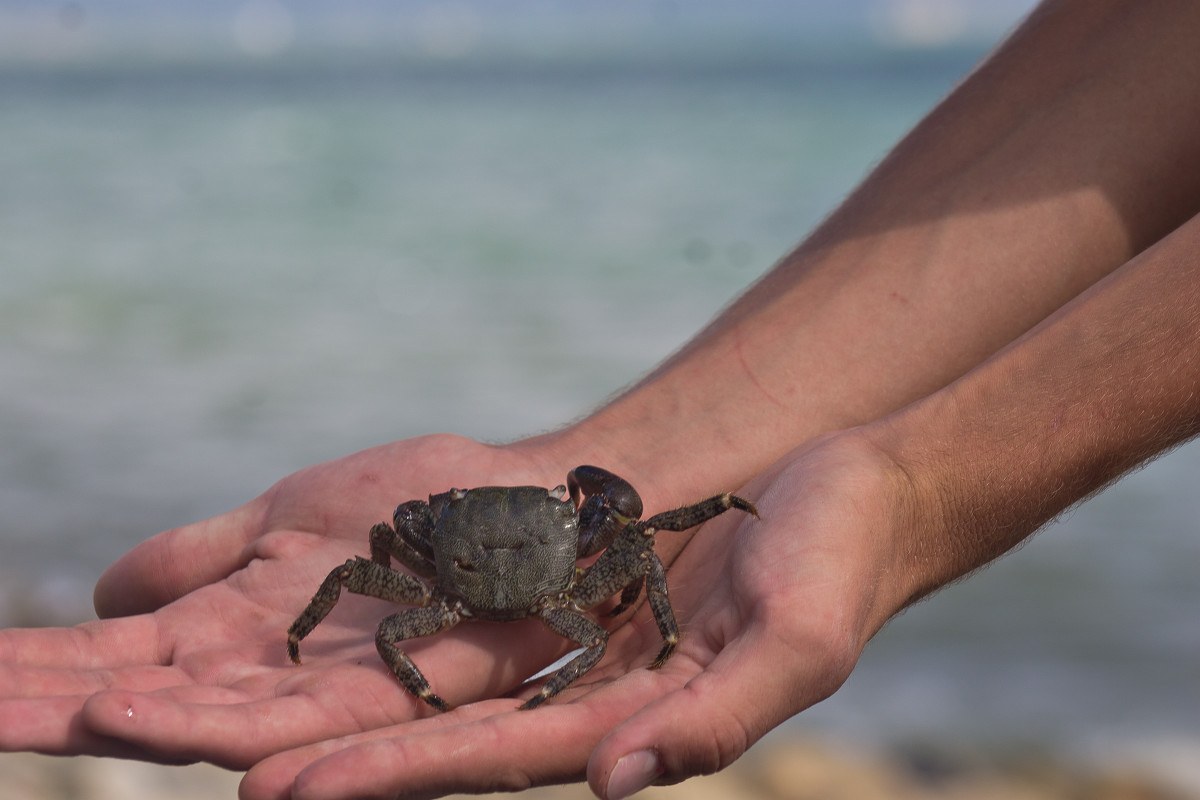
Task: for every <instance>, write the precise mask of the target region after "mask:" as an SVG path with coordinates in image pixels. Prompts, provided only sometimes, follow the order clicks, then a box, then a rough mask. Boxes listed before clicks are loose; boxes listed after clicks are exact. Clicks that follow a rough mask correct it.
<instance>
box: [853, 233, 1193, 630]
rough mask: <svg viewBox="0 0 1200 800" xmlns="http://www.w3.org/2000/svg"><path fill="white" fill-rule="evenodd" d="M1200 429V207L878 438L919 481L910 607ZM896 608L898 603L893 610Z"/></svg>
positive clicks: (907, 578)
mask: <svg viewBox="0 0 1200 800" xmlns="http://www.w3.org/2000/svg"><path fill="white" fill-rule="evenodd" d="M1197 432H1200V216H1197V217H1195V218H1193V219H1192V220H1191V221H1189V222H1188V223H1186V224H1185V225H1183V226H1182V227H1181V228H1179V229H1178V230H1177V231H1175V232H1174V233H1173V234H1171V235H1170V236H1168V237H1167V238H1165V239H1164V240H1163V241H1162V242H1161V243H1159V244H1158V245H1156V246H1154V247H1153V248H1151V249H1149V250H1147V251H1146V252H1144V253H1143V254H1142V255H1140V256H1139V257H1138V258H1136V259H1134V260H1133V261H1131V262H1130V263H1128V264H1127V265H1125V266H1123V267H1122V268H1121V269H1119V270H1118V271H1117V272H1115V273H1114V274H1112V275H1110V276H1109V277H1108V278H1106V279H1105V280H1103V281H1101V282H1100V283H1098V284H1097V285H1096V286H1094V287H1092V288H1091V289H1089V290H1088V291H1087V292H1085V293H1084V294H1082V295H1081V296H1080V297H1078V298H1076V299H1075V300H1074V301H1073V302H1071V303H1070V304H1069V305H1067V306H1066V307H1065V308H1063V309H1062V310H1061V311H1059V312H1057V313H1056V314H1054V315H1053V316H1052V317H1050V318H1049V319H1047V320H1046V321H1045V322H1043V323H1042V324H1040V325H1039V326H1037V327H1036V328H1035V329H1034V330H1032V331H1030V332H1029V333H1028V334H1026V335H1025V336H1023V337H1021V338H1020V339H1019V340H1018V341H1016V342H1014V343H1013V344H1012V345H1010V346H1009V347H1007V348H1005V349H1004V350H1002V351H1001V352H1000V353H998V354H996V356H994V357H993V358H991V359H989V360H988V361H987V362H985V363H984V364H982V365H981V366H980V367H979V368H977V369H976V370H974V371H972V372H971V373H970V374H968V375H966V376H964V377H963V378H962V379H960V380H959V381H956V382H955V383H953V384H951V385H950V386H948V387H947V388H945V389H944V390H942V391H940V392H937V393H936V394H934V395H932V396H931V397H929V398H926V399H925V400H923V401H921V402H919V403H916V404H914V405H913V406H911V407H909V408H907V409H905V410H903V411H901V412H899V413H897V414H895V415H893V416H892V417H890V418H888V419H885V420H882V421H880V422H877V423H875V424H873V425H872V426H869V427H868V428H867V429H866V434H867V436H868V437H869V438H870V439H871V440H872V441H873V442H874V444H875V445H876V446H877V447H879V448H880V449H881V450H882V451H883V452H885V453H887V454H888V455H889V457H890V459H891V460H892V461H893V462H894V463H895V464H897V465H898V466H899V467H900V468H901V470H902V471H903V473H904V474H905V475H906V476H907V477H908V479H909V485H910V486H911V487H913V489H914V491H913V495H912V498H911V500H910V502H907V503H905V504H904V507H905V508H906V509H907V510H908V511H909V512H911V519H909V520H907V521H905V523H904V524H903V525H902V526H901V529H902V530H903V531H905V533H904V535H903V536H902V537H901V539H900V540H899V541H898V547H897V552H898V553H899V565H898V569H896V570H894V571H893V572H892V578H893V579H894V587H893V588H894V590H895V594H894V596H893V597H892V599H891V605H893V606H895V607H897V608H898V607H900V606H902V605H903V604H905V603H907V602H910V601H911V600H913V599H915V598H917V597H920V596H921V595H923V594H926V593H928V592H929V591H931V590H932V589H934V588H936V587H938V586H941V585H943V584H944V583H946V582H948V581H950V580H953V579H954V578H956V577H958V576H960V575H963V574H965V573H966V572H968V571H970V570H972V569H974V568H976V567H979V566H981V565H983V564H985V563H987V562H988V561H990V560H991V559H993V558H995V557H996V556H998V555H1000V554H1001V553H1003V552H1005V551H1006V550H1008V549H1009V548H1011V547H1013V546H1015V545H1016V544H1018V543H1019V542H1020V541H1021V540H1023V539H1024V538H1026V537H1027V536H1029V535H1030V534H1031V533H1032V532H1034V531H1035V530H1036V529H1037V528H1038V527H1040V526H1041V525H1043V524H1044V523H1045V522H1047V521H1048V520H1050V519H1051V518H1053V517H1054V516H1055V515H1057V514H1059V513H1060V512H1061V511H1063V510H1064V509H1065V508H1067V507H1069V506H1070V505H1071V504H1073V503H1075V502H1077V501H1078V500H1080V499H1082V498H1084V497H1086V496H1088V495H1089V494H1091V493H1093V492H1095V491H1097V490H1099V489H1101V488H1103V487H1104V486H1106V485H1107V484H1109V483H1110V482H1112V481H1113V480H1115V479H1116V478H1118V477H1120V476H1121V475H1122V474H1124V473H1125V472H1127V471H1128V470H1130V469H1132V468H1134V467H1136V466H1137V465H1139V464H1141V463H1142V462H1144V461H1145V460H1146V459H1148V458H1150V457H1152V456H1153V455H1155V454H1157V453H1159V452H1161V451H1163V450H1164V449H1166V448H1169V447H1171V446H1172V445H1174V444H1177V443H1179V442H1181V441H1184V440H1186V439H1187V438H1189V437H1191V436H1194V435H1195V434H1196V433H1197ZM893 610H894V609H893Z"/></svg>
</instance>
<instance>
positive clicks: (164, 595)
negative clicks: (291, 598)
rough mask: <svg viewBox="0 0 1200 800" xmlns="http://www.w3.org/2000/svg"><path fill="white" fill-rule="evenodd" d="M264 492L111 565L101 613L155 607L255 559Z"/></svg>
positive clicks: (99, 587) (99, 597)
mask: <svg viewBox="0 0 1200 800" xmlns="http://www.w3.org/2000/svg"><path fill="white" fill-rule="evenodd" d="M263 507H264V504H263V502H262V498H261V497H260V498H259V499H258V500H255V501H253V502H251V503H247V504H246V505H244V506H242V507H241V508H237V509H234V510H233V511H230V512H229V513H227V514H222V515H221V516H219V517H213V518H212V519H209V520H205V521H204V522H197V523H195V524H193V525H186V526H184V527H182V528H175V529H173V530H169V531H165V532H163V533H160V534H158V535H157V536H152V537H151V538H149V539H147V540H146V541H144V542H142V543H141V544H139V545H137V546H136V547H134V548H133V549H132V550H130V551H129V552H128V553H126V554H125V555H123V556H121V558H119V559H117V561H116V562H115V563H113V565H112V566H110V567H109V568H108V569H107V570H105V572H104V574H103V575H101V576H100V580H99V581H97V583H96V589H95V592H94V594H93V604H94V605H95V607H96V613H97V614H98V615H99V616H101V617H120V616H128V615H132V614H141V613H146V612H150V611H154V610H156V609H158V608H161V607H162V606H164V605H166V604H167V603H169V602H171V601H172V600H177V599H179V598H180V597H182V596H183V595H185V594H187V593H188V592H190V591H192V590H194V589H198V588H199V587H201V586H205V585H207V584H209V583H214V582H216V581H219V580H221V579H222V578H225V577H228V576H229V575H230V574H232V573H233V572H235V571H236V570H238V569H240V568H242V567H244V566H245V565H246V564H247V563H248V562H249V560H250V553H249V552H248V545H249V544H250V543H251V542H252V541H253V539H254V538H255V537H256V536H258V535H259V534H261V533H262V519H263V511H262V509H263Z"/></svg>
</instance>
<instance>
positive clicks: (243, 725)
mask: <svg viewBox="0 0 1200 800" xmlns="http://www.w3.org/2000/svg"><path fill="white" fill-rule="evenodd" d="M214 699H216V698H214ZM221 699H229V698H228V696H226V697H222V698H221ZM82 720H83V723H84V725H85V726H86V730H88V731H90V732H91V733H93V734H94V735H98V736H103V737H106V738H109V739H111V740H116V741H121V742H124V743H126V744H127V745H128V746H130V747H132V748H134V749H136V750H139V751H144V752H147V753H150V754H152V755H153V756H154V757H156V758H158V759H161V760H166V761H209V762H212V763H214V764H217V765H218V766H222V767H226V768H228V769H246V768H247V767H249V766H250V765H252V764H254V763H255V762H256V761H260V760H261V759H263V758H266V757H267V756H269V755H272V754H273V753H276V752H278V751H279V750H283V749H286V748H289V747H298V746H300V745H303V744H307V743H309V742H312V741H314V740H318V739H320V738H321V737H322V736H324V735H328V732H329V727H330V726H329V719H328V717H327V716H326V715H325V714H323V713H322V712H321V710H320V709H318V708H315V707H314V703H313V701H312V700H311V699H309V698H305V697H301V696H290V697H283V698H279V699H273V700H259V701H252V702H246V703H216V704H203V703H181V702H178V701H176V700H174V699H170V698H166V697H161V696H159V695H156V694H153V693H151V694H138V693H135V692H128V691H123V690H118V691H109V692H101V693H99V694H95V695H93V696H91V697H90V698H88V699H87V700H86V702H84V703H83V704H82ZM334 727H336V726H334Z"/></svg>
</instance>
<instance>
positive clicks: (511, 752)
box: [242, 436, 908, 800]
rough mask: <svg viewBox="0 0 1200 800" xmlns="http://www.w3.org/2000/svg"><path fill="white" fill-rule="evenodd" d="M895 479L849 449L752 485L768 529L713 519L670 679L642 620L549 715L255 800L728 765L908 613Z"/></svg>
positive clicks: (326, 771)
mask: <svg viewBox="0 0 1200 800" xmlns="http://www.w3.org/2000/svg"><path fill="white" fill-rule="evenodd" d="M889 467H890V465H889V464H887V463H886V462H881V461H880V460H879V458H878V456H877V454H876V453H875V452H874V451H872V450H871V449H870V448H868V447H866V446H864V445H862V444H861V443H860V442H858V441H857V439H856V438H855V437H853V436H840V437H834V438H831V439H826V440H822V441H821V442H819V443H816V444H814V445H812V446H809V447H807V448H804V449H802V450H801V451H798V452H797V453H795V454H792V455H791V456H789V457H788V458H787V459H784V461H782V462H781V463H780V464H779V465H777V466H776V467H775V468H773V470H772V472H771V473H769V474H767V475H764V476H763V477H762V478H760V479H758V480H757V481H755V482H754V483H752V484H751V485H750V486H748V487H747V488H746V490H745V491H744V492H742V494H744V495H746V496H748V497H749V498H750V499H752V500H753V501H754V502H755V503H756V505H757V506H758V509H759V512H760V514H761V515H762V519H761V521H755V520H752V519H749V518H746V517H742V516H741V515H736V516H735V515H731V514H727V515H724V516H722V517H720V518H718V519H716V520H713V521H712V522H709V523H707V524H706V525H704V526H703V527H702V528H701V529H700V530H699V532H698V533H697V534H696V535H695V536H694V537H693V538H692V539H691V541H690V542H689V544H688V545H687V547H686V548H685V549H684V551H683V553H682V554H681V555H680V556H679V557H678V558H677V559H676V560H675V562H674V564H673V565H672V566H671V569H670V571H669V573H668V576H669V583H670V589H671V598H672V603H673V605H674V606H675V609H676V613H677V615H678V617H679V621H680V624H681V629H682V631H683V634H684V636H683V640H682V641H681V643H680V645H679V647H678V649H677V650H676V653H675V655H674V656H673V657H672V658H671V660H669V661H668V662H667V663H666V664H665V665H664V666H663V667H662V668H661V669H659V670H656V671H650V670H647V669H644V667H645V666H647V665H648V664H649V663H650V661H651V659H652V658H653V657H654V653H655V652H656V651H657V649H658V647H659V644H660V642H659V636H658V632H657V628H656V627H655V625H654V622H653V620H652V618H651V615H650V614H649V609H648V608H645V607H642V608H640V609H639V610H638V611H637V612H635V614H634V615H633V617H632V619H631V620H630V623H629V624H626V625H623V626H621V627H620V628H619V629H617V630H615V631H614V632H613V633H612V635H611V638H610V640H609V647H608V654H607V656H606V657H605V659H604V660H603V661H602V662H601V663H600V664H599V665H598V666H597V667H596V668H595V669H594V670H592V671H591V672H590V673H588V675H587V676H586V677H585V678H583V679H582V680H581V681H580V682H579V683H577V684H576V685H574V686H572V687H571V688H569V689H567V690H566V691H564V692H563V693H562V694H561V695H559V696H558V697H557V698H555V699H554V700H553V701H551V702H549V703H547V704H545V705H543V706H541V707H539V708H537V709H536V710H534V711H517V710H516V705H517V704H516V702H515V701H514V699H512V698H507V699H493V700H485V701H481V702H478V703H474V704H470V705H465V706H461V707H459V708H457V709H455V710H454V711H451V712H449V713H445V714H439V715H436V716H432V717H427V718H424V719H420V720H416V721H412V722H405V723H402V724H397V725H391V726H385V727H380V728H377V729H374V730H371V731H369V732H366V733H362V734H357V735H353V736H349V737H345V738H341V739H332V740H328V741H323V742H320V743H317V744H311V745H308V746H305V747H301V748H298V749H295V750H291V751H288V752H284V753H280V754H278V755H276V756H273V757H271V758H268V759H266V760H265V761H263V762H262V763H260V764H258V765H256V766H254V767H253V768H252V769H251V770H250V772H249V773H248V775H247V777H246V778H245V780H244V781H243V784H242V796H243V798H245V799H246V800H266V799H267V798H282V797H294V798H351V797H354V798H360V797H395V796H404V797H410V796H412V797H428V796H437V795H441V794H445V793H449V792H455V791H468V792H480V791H495V790H501V789H508V790H513V789H521V788H526V787H528V786H531V785H537V784H545V783H557V782H565V781H575V780H581V779H583V778H585V777H586V779H587V780H588V782H589V783H590V785H591V787H592V789H593V790H594V791H595V792H596V793H597V794H598V795H599V796H601V797H607V798H614V797H621V796H625V795H627V794H629V793H631V792H632V791H634V790H636V789H638V788H641V787H642V786H644V785H647V784H649V783H651V782H658V783H672V782H676V781H680V780H683V779H685V778H687V777H691V776H693V775H697V774H704V773H710V772H713V771H715V770H718V769H721V768H723V767H725V766H727V765H728V764H729V763H731V762H732V761H733V760H735V759H736V758H738V757H739V756H740V755H741V754H742V753H743V752H744V751H745V750H746V749H747V748H748V747H749V746H750V745H751V744H753V743H754V742H755V741H757V740H758V739H759V738H760V737H761V736H762V735H763V734H765V733H766V732H767V731H768V730H770V729H771V728H773V727H774V726H776V725H778V724H779V723H780V722H782V721H783V720H785V719H787V718H789V717H791V716H792V715H794V714H795V713H797V712H799V711H801V710H802V709H804V708H807V707H808V706H810V705H812V704H813V703H815V702H817V701H819V700H821V699H823V698H825V697H827V696H828V695H830V694H832V693H833V692H834V691H835V690H836V689H837V688H838V687H839V686H840V685H841V683H842V682H843V681H844V680H845V678H846V677H847V675H848V674H849V672H850V670H851V669H852V668H853V666H854V664H855V663H856V661H857V658H858V655H859V653H860V652H861V649H862V647H863V646H864V645H865V643H866V641H867V640H868V639H869V638H870V636H871V635H873V634H874V633H875V632H876V631H877V630H878V629H879V627H881V626H882V624H883V623H884V622H885V621H886V620H887V619H888V618H889V617H890V616H891V614H892V613H894V612H895V611H896V610H897V608H898V607H899V605H900V604H902V601H900V600H898V599H897V598H898V597H900V596H901V595H899V594H897V593H896V592H893V591H891V589H890V585H889V584H888V583H887V582H886V580H885V579H886V577H887V575H888V571H889V567H890V566H891V565H892V563H893V554H894V547H893V546H894V542H895V541H896V540H895V539H893V536H892V534H893V532H895V531H897V530H900V529H901V528H902V517H901V514H904V513H908V509H907V504H906V503H904V502H893V501H895V500H896V498H897V497H903V491H904V485H903V479H902V478H897V477H896V476H895V474H894V473H893V472H892V471H891V470H890V469H889ZM669 535H670V534H660V538H663V539H665V538H666V537H667V536H669ZM518 635H520V634H517V633H514V634H513V636H514V637H516V636H518ZM477 660H478V659H477ZM393 691H395V690H394V688H393ZM534 691H536V687H533V686H528V687H523V688H522V689H521V690H519V691H518V692H516V693H515V694H516V695H517V696H519V697H520V698H525V697H528V696H530V695H532V694H533V692H534Z"/></svg>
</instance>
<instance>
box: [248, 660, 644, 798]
mask: <svg viewBox="0 0 1200 800" xmlns="http://www.w3.org/2000/svg"><path fill="white" fill-rule="evenodd" d="M666 685H667V679H665V678H664V676H663V675H662V674H660V673H659V672H651V671H649V670H638V671H636V672H635V673H631V674H629V675H625V676H623V677H622V678H620V679H618V680H617V681H615V682H613V683H611V684H605V685H603V686H602V687H600V688H588V689H585V690H584V691H585V694H583V695H582V696H578V697H577V698H576V700H575V701H573V702H561V701H560V700H559V699H558V698H556V699H555V700H554V701H552V702H551V703H547V704H545V705H542V706H539V707H538V708H537V709H534V710H531V711H518V710H514V706H513V701H512V700H494V701H485V702H482V703H475V704H472V705H469V706H464V707H462V708H459V709H456V710H455V711H453V712H451V713H449V714H443V715H438V716H436V717H432V718H429V719H423V720H418V721H417V722H413V723H408V724H404V725H399V726H394V727H391V728H388V729H384V730H381V731H376V732H374V733H372V734H366V735H361V736H357V737H352V738H349V739H346V740H340V741H335V742H323V743H321V744H319V745H314V746H312V747H308V748H304V749H302V750H297V751H291V752H287V753H281V754H280V755H278V756H275V757H273V758H270V759H267V760H266V761H264V762H262V763H260V764H257V765H255V766H254V767H253V768H251V770H250V772H249V773H248V774H247V776H246V778H245V779H244V780H243V782H242V798H243V800H275V799H276V798H282V797H291V798H297V799H298V800H322V799H327V798H350V797H354V798H359V797H362V798H367V797H389V798H391V797H396V796H403V797H406V798H419V797H440V796H442V795H445V794H448V793H451V792H472V793H480V792H495V791H514V790H520V789H526V788H529V787H530V786H537V785H543V784H551V783H564V782H570V781H578V780H581V779H582V778H583V776H584V770H585V768H586V765H587V759H588V755H589V754H590V753H591V751H592V749H593V748H594V747H595V745H596V743H597V742H598V741H599V740H600V737H601V736H602V735H603V734H604V732H605V731H608V730H610V729H611V728H612V727H613V726H614V725H616V724H617V723H618V722H619V721H620V720H622V719H624V718H625V717H626V716H628V715H629V714H630V713H631V712H632V711H633V710H634V709H636V708H638V707H640V706H641V705H643V704H644V703H647V702H649V701H650V700H652V699H653V698H654V697H656V696H658V695H660V694H662V693H663V692H664V691H666ZM560 697H562V696H561V695H560Z"/></svg>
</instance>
